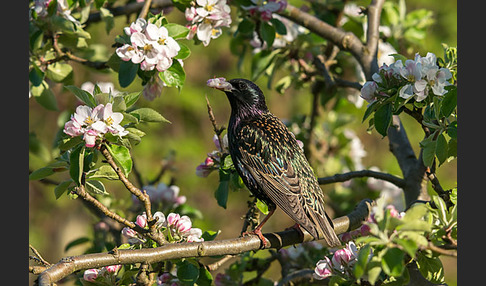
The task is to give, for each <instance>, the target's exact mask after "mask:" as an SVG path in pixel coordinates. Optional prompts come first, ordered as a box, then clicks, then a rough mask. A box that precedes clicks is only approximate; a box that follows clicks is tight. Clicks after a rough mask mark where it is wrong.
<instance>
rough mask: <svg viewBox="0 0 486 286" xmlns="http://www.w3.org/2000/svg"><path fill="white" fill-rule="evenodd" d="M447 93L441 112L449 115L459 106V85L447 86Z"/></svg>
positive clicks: (446, 115) (443, 114)
mask: <svg viewBox="0 0 486 286" xmlns="http://www.w3.org/2000/svg"><path fill="white" fill-rule="evenodd" d="M446 90H447V93H446V94H445V95H444V98H443V99H442V104H441V106H440V112H441V114H442V116H444V117H449V116H450V115H451V114H452V112H453V111H454V109H455V108H456V107H457V87H456V86H454V85H451V86H447V87H446Z"/></svg>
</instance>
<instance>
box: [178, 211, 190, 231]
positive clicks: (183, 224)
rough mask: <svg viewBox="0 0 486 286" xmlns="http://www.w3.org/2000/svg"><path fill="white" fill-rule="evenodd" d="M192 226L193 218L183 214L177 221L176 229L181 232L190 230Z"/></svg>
mask: <svg viewBox="0 0 486 286" xmlns="http://www.w3.org/2000/svg"><path fill="white" fill-rule="evenodd" d="M191 227H192V222H191V219H190V218H189V217H188V216H186V215H184V216H182V217H181V218H180V219H179V221H177V223H176V230H177V231H178V232H180V233H183V232H187V231H189V230H190V229H191Z"/></svg>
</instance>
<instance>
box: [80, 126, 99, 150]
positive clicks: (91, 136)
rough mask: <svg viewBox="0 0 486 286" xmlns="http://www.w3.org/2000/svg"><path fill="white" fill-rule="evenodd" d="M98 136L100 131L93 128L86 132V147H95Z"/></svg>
mask: <svg viewBox="0 0 486 286" xmlns="http://www.w3.org/2000/svg"><path fill="white" fill-rule="evenodd" d="M96 137H98V132H96V131H95V130H93V129H90V130H88V131H87V132H85V133H84V136H83V140H84V141H85V142H86V147H94V146H95V145H96Z"/></svg>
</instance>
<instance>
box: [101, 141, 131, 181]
mask: <svg viewBox="0 0 486 286" xmlns="http://www.w3.org/2000/svg"><path fill="white" fill-rule="evenodd" d="M105 146H107V147H108V148H107V149H108V151H110V154H111V156H113V159H114V160H115V162H116V164H117V165H118V167H120V168H121V169H122V172H123V174H124V175H125V177H127V176H128V174H130V172H131V171H132V166H133V162H132V157H131V156H130V150H128V148H127V147H125V146H120V145H111V146H108V145H105Z"/></svg>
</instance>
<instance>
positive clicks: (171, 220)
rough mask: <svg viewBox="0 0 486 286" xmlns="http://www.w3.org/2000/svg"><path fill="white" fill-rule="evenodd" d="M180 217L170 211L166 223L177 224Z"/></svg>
mask: <svg viewBox="0 0 486 286" xmlns="http://www.w3.org/2000/svg"><path fill="white" fill-rule="evenodd" d="M180 218H181V216H180V215H179V214H176V213H170V214H169V215H168V216H167V224H168V225H169V226H175V225H176V224H177V222H178V221H179V219H180Z"/></svg>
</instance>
